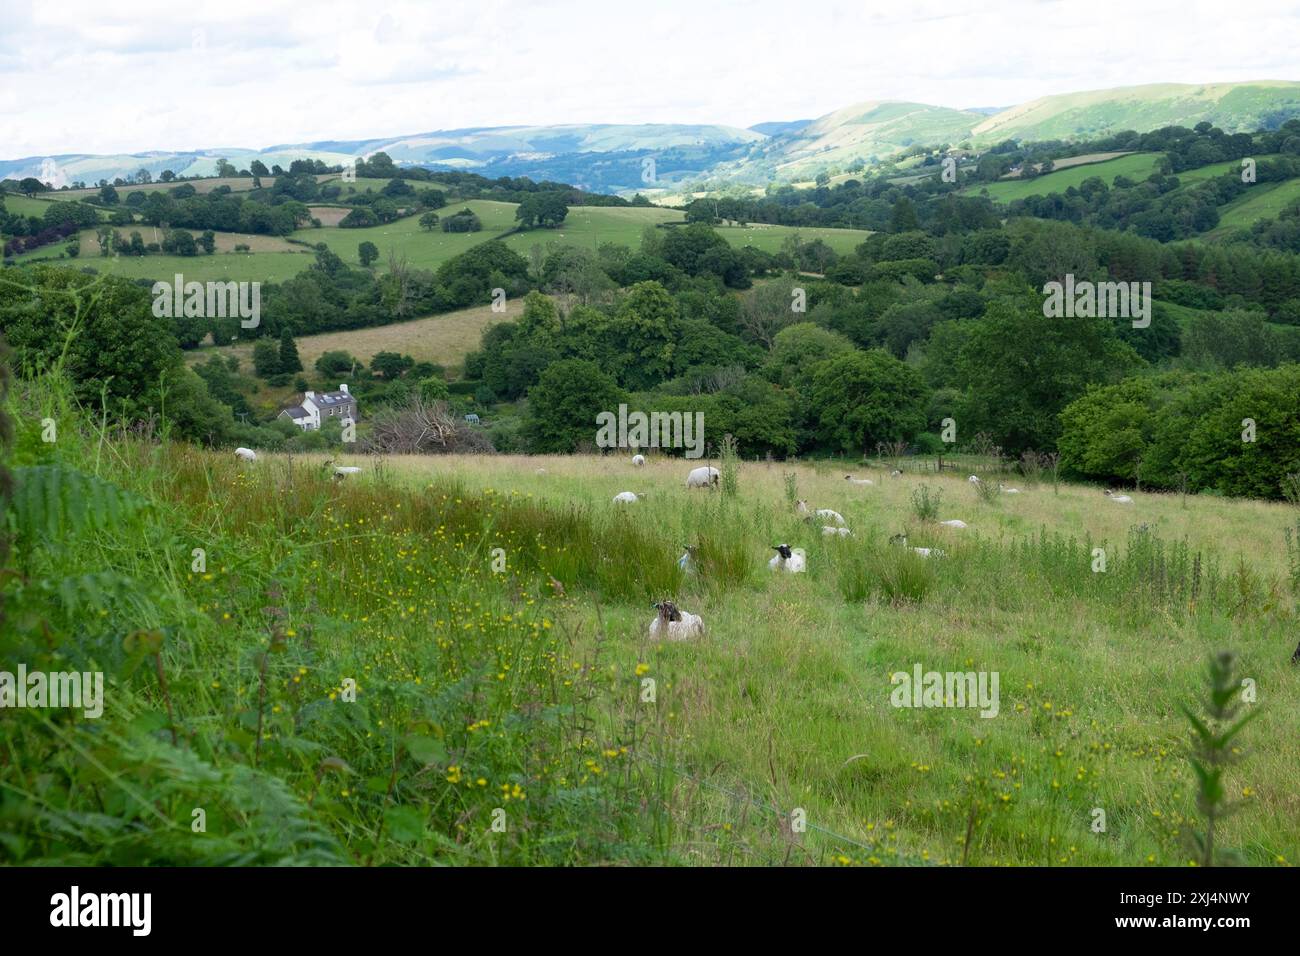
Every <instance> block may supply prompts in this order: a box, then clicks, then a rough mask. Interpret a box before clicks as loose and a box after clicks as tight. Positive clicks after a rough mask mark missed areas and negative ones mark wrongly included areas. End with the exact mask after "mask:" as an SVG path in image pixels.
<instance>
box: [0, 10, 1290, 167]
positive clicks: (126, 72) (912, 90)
mask: <svg viewBox="0 0 1300 956" xmlns="http://www.w3.org/2000/svg"><path fill="white" fill-rule="evenodd" d="M1293 6H1294V5H1293V4H1289V3H1281V2H1274V0H1264V2H1257V3H1251V4H1248V5H1247V4H1241V5H1233V4H1224V3H1223V2H1222V0H1190V2H1189V0H1155V2H1152V3H1142V4H1138V3H1134V2H1132V0H1124V2H1118V0H1096V2H1091V0H1068V2H1064V0H1063V2H1046V3H1027V2H1023V0H1018V2H1013V0H970V2H967V0H913V2H909V3H906V4H898V3H896V2H891V3H887V4H886V3H862V2H845V0H829V2H822V0H802V2H799V3H791V2H788V0H786V2H776V0H746V2H739V0H721V2H718V0H715V2H706V3H700V2H698V0H656V2H654V3H638V4H628V3H611V2H610V0H564V2H558V3H550V4H543V3H539V2H537V0H481V2H473V3H461V2H451V3H437V4H430V3H421V2H400V0H399V2H385V0H372V2H368V3H357V2H356V0H323V2H317V3H312V4H302V3H296V2H295V3H290V2H286V0H257V2H249V0H224V2H223V3H222V4H220V5H212V4H208V3H188V4H177V3H175V2H161V0H133V2H132V3H131V4H129V5H127V6H117V7H110V6H107V5H104V4H103V3H102V2H101V0H68V2H60V3H57V4H52V3H47V2H44V0H41V2H39V3H38V2H36V0H19V2H18V3H8V4H6V12H5V17H4V26H3V30H2V31H0V152H2V153H3V158H15V157H18V156H24V155H51V154H57V153H65V152H91V153H117V152H134V151H140V150H145V149H187V148H198V147H212V146H246V147H262V146H267V145H272V144H276V143H294V142H306V141H311V140H322V139H362V138H368V137H384V136H396V135H402V134H409V133H418V132H424V131H428V130H434V129H452V128H457V127H464V126H500V125H512V124H530V125H531V124H549V123H574V122H577V123H587V122H611V123H644V122H695V123H725V124H729V125H734V126H749V125H751V124H754V123H758V122H762V121H767V120H783V119H798V118H811V117H814V116H818V115H821V114H823V113H827V112H830V111H832V110H835V109H839V108H840V107H843V106H846V105H848V104H850V103H853V102H856V101H860V100H869V99H909V100H916V101H920V102H926V103H938V104H942V105H947V106H956V107H966V106H1005V105H1010V104H1012V103H1017V102H1022V101H1024V100H1027V99H1032V98H1034V97H1037V96H1043V95H1047V94H1050V93H1061V92H1068V91H1073V90H1081V89H1097V88H1103V87H1109V86H1122V85H1133V84H1139V83H1153V82H1185V83H1197V82H1215V81H1227V80H1244V79H1294V78H1296V74H1297V70H1296V68H1295V62H1294V57H1293V54H1290V53H1288V52H1287V50H1288V49H1290V47H1289V44H1287V43H1285V42H1269V41H1268V39H1267V38H1274V40H1279V41H1280V40H1282V39H1283V38H1285V37H1288V36H1295V35H1296V33H1297V29H1296V28H1297V26H1300V13H1298V12H1296V10H1295V9H1293ZM196 31H198V32H197V34H196ZM196 35H197V36H198V37H200V38H201V39H202V43H201V44H200V45H199V46H198V48H196V47H195V44H194V41H193V38H194V37H195V36H196Z"/></svg>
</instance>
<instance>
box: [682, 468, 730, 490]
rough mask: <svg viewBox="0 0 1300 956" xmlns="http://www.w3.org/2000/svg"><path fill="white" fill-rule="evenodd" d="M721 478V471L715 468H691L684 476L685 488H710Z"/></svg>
mask: <svg viewBox="0 0 1300 956" xmlns="http://www.w3.org/2000/svg"><path fill="white" fill-rule="evenodd" d="M721 480H722V472H720V471H718V469H716V468H711V467H703V468H695V469H692V471H691V473H690V474H689V475H687V476H686V487H687V488H712V487H714V486H716V485H717V484H718V482H719V481H721Z"/></svg>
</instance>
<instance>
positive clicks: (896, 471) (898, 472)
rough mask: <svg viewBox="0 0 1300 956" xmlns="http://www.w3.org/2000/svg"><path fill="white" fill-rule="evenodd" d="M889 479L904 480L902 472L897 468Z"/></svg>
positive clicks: (890, 474)
mask: <svg viewBox="0 0 1300 956" xmlns="http://www.w3.org/2000/svg"><path fill="white" fill-rule="evenodd" d="M889 477H890V478H902V477H903V473H902V472H901V471H899V470H898V469H897V468H895V469H894V470H893V471H891V472H890V473H889Z"/></svg>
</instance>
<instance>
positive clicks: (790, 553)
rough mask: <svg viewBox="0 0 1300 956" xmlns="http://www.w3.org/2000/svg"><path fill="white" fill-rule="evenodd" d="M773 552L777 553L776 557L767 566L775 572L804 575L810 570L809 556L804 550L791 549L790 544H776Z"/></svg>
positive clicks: (773, 546)
mask: <svg viewBox="0 0 1300 956" xmlns="http://www.w3.org/2000/svg"><path fill="white" fill-rule="evenodd" d="M772 550H773V551H775V552H776V556H775V557H773V558H772V560H771V561H769V562H767V566H768V567H769V568H771V569H772V570H773V571H787V572H789V573H790V574H802V573H803V572H804V571H806V570H808V556H807V555H806V554H805V553H804V550H803V548H791V547H790V546H789V545H788V544H774V545H772Z"/></svg>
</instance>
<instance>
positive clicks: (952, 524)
mask: <svg viewBox="0 0 1300 956" xmlns="http://www.w3.org/2000/svg"><path fill="white" fill-rule="evenodd" d="M939 524H941V525H943V526H944V527H945V528H964V527H966V522H964V521H962V520H961V519H960V518H949V519H948V520H947V521H940V522H939Z"/></svg>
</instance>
